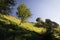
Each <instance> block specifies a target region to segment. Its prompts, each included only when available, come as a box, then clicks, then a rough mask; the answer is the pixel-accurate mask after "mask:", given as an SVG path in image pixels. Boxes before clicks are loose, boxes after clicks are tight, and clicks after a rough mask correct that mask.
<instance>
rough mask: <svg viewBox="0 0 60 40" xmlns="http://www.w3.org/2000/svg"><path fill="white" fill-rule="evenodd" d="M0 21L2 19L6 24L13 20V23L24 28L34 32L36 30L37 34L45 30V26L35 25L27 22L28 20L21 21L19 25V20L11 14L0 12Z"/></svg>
mask: <svg viewBox="0 0 60 40" xmlns="http://www.w3.org/2000/svg"><path fill="white" fill-rule="evenodd" d="M0 21H3V22H5V23H7V24H9V23H10V22H13V23H15V24H17V25H18V26H20V27H21V26H22V28H24V29H26V30H29V31H34V32H37V33H39V34H41V33H45V32H46V28H43V27H40V28H38V27H35V26H34V24H32V23H29V22H25V23H21V25H20V20H19V19H17V18H15V17H13V16H11V15H3V14H0Z"/></svg>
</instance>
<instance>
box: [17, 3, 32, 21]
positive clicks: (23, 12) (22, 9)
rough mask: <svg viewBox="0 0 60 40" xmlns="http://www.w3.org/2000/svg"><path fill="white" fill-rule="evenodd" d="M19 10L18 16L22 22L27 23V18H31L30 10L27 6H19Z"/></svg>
mask: <svg viewBox="0 0 60 40" xmlns="http://www.w3.org/2000/svg"><path fill="white" fill-rule="evenodd" d="M17 10H18V12H17V15H18V17H19V18H20V19H21V21H25V20H26V19H27V18H29V17H30V16H31V13H30V10H29V9H28V8H27V7H26V5H25V4H21V5H19V6H18V8H17Z"/></svg>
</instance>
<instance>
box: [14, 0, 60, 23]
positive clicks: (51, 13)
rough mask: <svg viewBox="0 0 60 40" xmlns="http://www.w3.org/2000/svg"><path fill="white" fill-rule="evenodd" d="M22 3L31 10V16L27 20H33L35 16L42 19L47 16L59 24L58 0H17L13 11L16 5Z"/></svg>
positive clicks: (59, 3) (59, 6) (59, 5)
mask: <svg viewBox="0 0 60 40" xmlns="http://www.w3.org/2000/svg"><path fill="white" fill-rule="evenodd" d="M22 3H24V4H25V5H26V6H27V7H28V8H29V9H30V11H31V14H32V16H31V17H30V18H29V19H28V21H30V22H35V20H36V18H37V17H40V18H41V19H42V20H45V19H46V18H48V19H51V20H52V21H55V22H57V23H59V24H60V0H17V5H16V7H15V9H14V13H15V12H16V11H17V10H16V8H17V6H18V5H19V4H22ZM13 15H14V16H15V14H13Z"/></svg>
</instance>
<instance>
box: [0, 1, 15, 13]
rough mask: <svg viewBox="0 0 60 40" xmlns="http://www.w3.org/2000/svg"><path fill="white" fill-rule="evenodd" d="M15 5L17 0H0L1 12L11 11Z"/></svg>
mask: <svg viewBox="0 0 60 40" xmlns="http://www.w3.org/2000/svg"><path fill="white" fill-rule="evenodd" d="M14 5H15V0H0V13H2V14H8V13H10V12H11V9H12V6H14Z"/></svg>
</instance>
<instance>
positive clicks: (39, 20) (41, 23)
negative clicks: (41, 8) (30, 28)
mask: <svg viewBox="0 0 60 40" xmlns="http://www.w3.org/2000/svg"><path fill="white" fill-rule="evenodd" d="M36 21H37V23H36V24H35V26H38V27H40V26H41V27H44V26H45V23H44V22H43V20H41V18H39V17H38V18H37V19H36Z"/></svg>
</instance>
